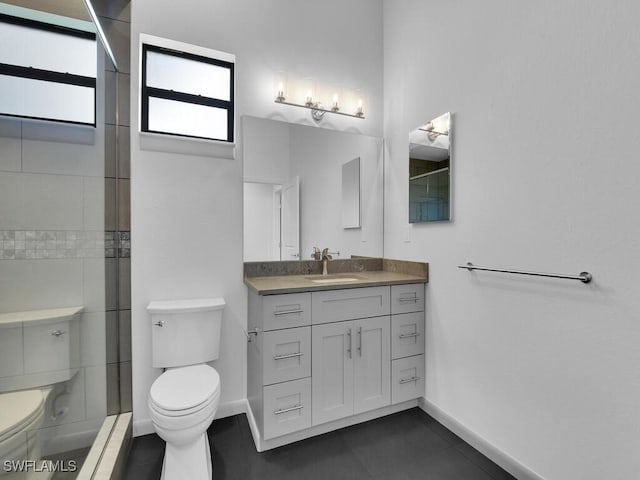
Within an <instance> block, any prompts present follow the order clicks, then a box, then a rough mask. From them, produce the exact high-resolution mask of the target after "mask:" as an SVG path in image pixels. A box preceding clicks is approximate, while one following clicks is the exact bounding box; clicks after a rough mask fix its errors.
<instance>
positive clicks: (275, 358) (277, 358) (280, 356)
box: [273, 352, 304, 360]
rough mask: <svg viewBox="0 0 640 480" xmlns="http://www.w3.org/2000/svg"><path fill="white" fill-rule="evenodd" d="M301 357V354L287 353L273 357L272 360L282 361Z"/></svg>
mask: <svg viewBox="0 0 640 480" xmlns="http://www.w3.org/2000/svg"><path fill="white" fill-rule="evenodd" d="M302 355H304V353H303V352H298V353H288V354H287V355H276V356H275V357H273V359H274V360H284V359H285V358H294V357H301V356H302Z"/></svg>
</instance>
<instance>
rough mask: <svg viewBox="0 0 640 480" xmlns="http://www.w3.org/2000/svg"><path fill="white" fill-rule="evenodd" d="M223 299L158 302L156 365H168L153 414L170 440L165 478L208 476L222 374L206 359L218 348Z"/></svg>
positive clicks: (155, 388) (155, 389)
mask: <svg viewBox="0 0 640 480" xmlns="http://www.w3.org/2000/svg"><path fill="white" fill-rule="evenodd" d="M224 307H225V301H224V299H222V298H206V299H196V300H171V301H154V302H151V303H149V305H148V306H147V311H148V312H149V313H150V314H151V322H152V327H151V328H152V344H153V354H152V355H153V366H154V367H156V368H165V369H166V371H165V372H164V373H163V374H162V375H160V376H159V377H158V378H157V379H156V381H155V382H153V385H152V386H151V391H150V392H149V413H150V416H151V421H152V422H153V426H154V428H155V430H156V432H157V433H158V435H159V436H160V437H161V438H162V439H163V440H164V441H165V442H167V446H166V449H165V455H164V464H163V466H162V480H178V479H179V480H182V479H185V478H188V479H190V480H200V479H202V480H204V479H207V480H210V479H211V451H210V449H209V440H208V437H207V428H208V427H209V425H211V422H213V418H214V417H215V414H216V410H217V409H218V403H219V401H220V376H219V375H218V372H216V371H215V369H214V368H213V367H210V366H209V365H207V364H206V363H205V362H210V361H212V360H216V359H217V358H218V355H219V351H220V328H221V324H222V311H223V309H224Z"/></svg>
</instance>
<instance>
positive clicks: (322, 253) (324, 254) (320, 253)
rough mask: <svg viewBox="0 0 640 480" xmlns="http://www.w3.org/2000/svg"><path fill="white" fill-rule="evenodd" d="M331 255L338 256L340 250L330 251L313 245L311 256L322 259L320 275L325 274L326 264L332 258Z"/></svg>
mask: <svg viewBox="0 0 640 480" xmlns="http://www.w3.org/2000/svg"><path fill="white" fill-rule="evenodd" d="M332 255H338V256H340V252H330V251H329V249H328V248H324V249H322V250H320V249H319V248H318V247H313V252H311V258H313V259H314V260H318V261H322V275H327V264H328V263H329V260H331V259H332V258H333V256H332Z"/></svg>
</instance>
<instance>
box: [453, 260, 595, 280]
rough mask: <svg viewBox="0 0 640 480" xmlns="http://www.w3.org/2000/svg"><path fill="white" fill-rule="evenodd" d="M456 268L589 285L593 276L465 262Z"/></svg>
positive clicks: (582, 273)
mask: <svg viewBox="0 0 640 480" xmlns="http://www.w3.org/2000/svg"><path fill="white" fill-rule="evenodd" d="M458 268H466V269H467V270H468V271H472V270H483V271H485V272H500V273H515V274H517V275H532V276H534V277H551V278H563V279H566V280H580V281H581V282H582V283H589V282H590V281H591V280H592V279H593V276H592V275H591V274H590V273H589V272H580V274H579V275H560V274H557V273H540V272H525V271H524V270H504V269H501V268H489V267H479V266H476V265H474V264H473V263H471V262H467V264H466V265H458Z"/></svg>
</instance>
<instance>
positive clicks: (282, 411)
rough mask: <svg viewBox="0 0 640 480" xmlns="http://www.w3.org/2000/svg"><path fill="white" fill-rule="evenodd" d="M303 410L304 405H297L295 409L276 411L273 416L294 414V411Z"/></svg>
mask: <svg viewBox="0 0 640 480" xmlns="http://www.w3.org/2000/svg"><path fill="white" fill-rule="evenodd" d="M303 408H304V406H302V405H296V406H295V407H289V408H281V409H280V410H274V412H273V414H274V415H282V414H283V413H287V412H293V411H294V410H302V409H303Z"/></svg>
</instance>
